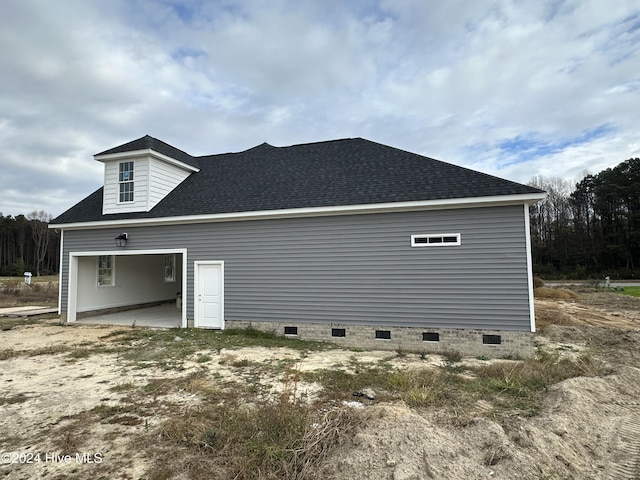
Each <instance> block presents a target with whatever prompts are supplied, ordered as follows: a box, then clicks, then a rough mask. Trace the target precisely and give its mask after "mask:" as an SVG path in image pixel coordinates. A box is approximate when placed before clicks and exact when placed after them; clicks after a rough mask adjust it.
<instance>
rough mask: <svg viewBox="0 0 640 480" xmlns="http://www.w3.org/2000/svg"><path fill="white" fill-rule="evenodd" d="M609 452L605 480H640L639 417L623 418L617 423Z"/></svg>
mask: <svg viewBox="0 0 640 480" xmlns="http://www.w3.org/2000/svg"><path fill="white" fill-rule="evenodd" d="M609 450H610V455H611V456H610V458H611V460H610V461H609V463H608V465H607V468H606V470H605V474H606V475H605V478H606V479H607V480H638V479H640V417H638V416H635V415H634V416H628V417H623V418H622V419H621V420H620V421H619V422H618V425H617V427H616V432H615V433H614V435H613V437H612V439H611V443H610V446H609Z"/></svg>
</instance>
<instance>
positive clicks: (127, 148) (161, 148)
mask: <svg viewBox="0 0 640 480" xmlns="http://www.w3.org/2000/svg"><path fill="white" fill-rule="evenodd" d="M149 148H150V149H151V150H155V151H156V152H158V153H162V154H163V155H166V156H167V157H171V158H173V159H175V160H179V161H181V162H183V163H186V164H187V165H191V166H192V167H196V168H198V160H197V159H196V158H195V157H192V156H191V155H189V154H188V153H186V152H183V151H182V150H178V149H177V148H176V147H172V146H171V145H169V144H168V143H164V142H163V141H162V140H158V139H157V138H153V137H150V136H149V135H145V136H144V137H142V138H138V139H137V140H133V141H131V142H128V143H125V144H123V145H119V146H117V147H114V148H110V149H109V150H105V151H104V152H100V153H97V154H96V155H95V156H96V157H97V156H100V155H108V154H110V153H124V152H135V151H136V150H146V149H149Z"/></svg>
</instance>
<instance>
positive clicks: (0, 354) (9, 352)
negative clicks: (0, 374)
mask: <svg viewBox="0 0 640 480" xmlns="http://www.w3.org/2000/svg"><path fill="white" fill-rule="evenodd" d="M18 356H20V351H19V350H14V349H13V348H5V349H2V350H0V360H8V359H10V358H14V357H18Z"/></svg>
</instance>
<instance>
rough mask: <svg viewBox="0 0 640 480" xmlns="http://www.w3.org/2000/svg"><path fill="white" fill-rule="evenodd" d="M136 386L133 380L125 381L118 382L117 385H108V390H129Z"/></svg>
mask: <svg viewBox="0 0 640 480" xmlns="http://www.w3.org/2000/svg"><path fill="white" fill-rule="evenodd" d="M136 388H137V386H136V384H135V383H133V382H125V383H119V384H118V385H114V386H113V387H110V388H109V390H110V391H112V392H129V391H131V390H135V389H136Z"/></svg>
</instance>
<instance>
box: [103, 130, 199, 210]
mask: <svg viewBox="0 0 640 480" xmlns="http://www.w3.org/2000/svg"><path fill="white" fill-rule="evenodd" d="M94 158H95V159H96V160H97V161H99V162H102V163H104V190H103V199H102V213H103V214H110V213H130V212H148V211H149V210H151V209H152V208H153V207H155V206H156V205H157V204H158V203H159V202H160V201H161V200H162V199H163V198H164V197H166V196H167V195H168V194H169V193H170V192H171V191H172V190H173V189H174V188H176V187H177V186H178V185H180V183H182V182H183V181H184V180H185V179H186V178H187V177H188V176H189V175H191V174H192V173H194V172H198V171H199V168H198V166H197V160H196V159H194V158H193V157H191V155H189V154H187V153H185V152H183V151H181V150H178V149H177V148H174V147H172V146H171V145H168V144H166V143H164V142H161V141H160V140H157V139H155V138H153V137H150V136H148V135H147V136H145V137H142V138H139V139H138V140H134V141H132V142H129V143H126V144H124V145H120V146H119V147H115V148H112V149H110V150H106V151H104V152H102V153H98V154H97V155H94Z"/></svg>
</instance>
